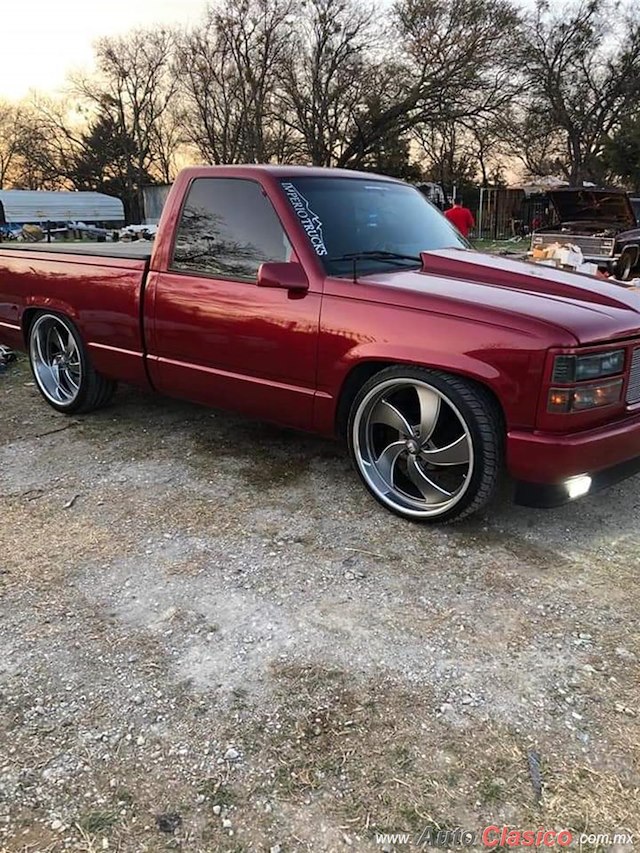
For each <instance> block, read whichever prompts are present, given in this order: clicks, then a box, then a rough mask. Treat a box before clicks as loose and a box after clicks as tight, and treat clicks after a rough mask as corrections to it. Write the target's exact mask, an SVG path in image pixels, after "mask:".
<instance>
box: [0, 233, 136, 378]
mask: <svg viewBox="0 0 640 853" xmlns="http://www.w3.org/2000/svg"><path fill="white" fill-rule="evenodd" d="M148 266H149V258H148V257H144V256H143V257H139V258H136V257H122V256H120V257H114V256H110V257H105V256H100V255H87V254H84V253H82V254H81V253H74V252H73V251H71V252H62V251H59V250H55V251H51V252H49V251H46V250H44V251H43V250H42V249H38V250H35V249H31V248H29V249H23V248H20V249H14V248H13V247H12V248H8V247H5V246H2V245H0V342H2V343H7V344H9V345H10V346H13V347H15V348H18V349H24V348H25V344H24V337H23V325H24V324H28V323H29V318H30V317H31V316H32V315H33V313H34V311H36V310H37V309H45V310H52V311H57V312H60V313H62V314H65V315H66V316H67V317H69V318H70V319H72V320H73V321H74V323H75V324H76V326H77V327H78V329H79V331H80V334H81V336H82V339H83V340H84V343H85V345H86V346H87V348H88V350H89V353H90V355H91V360H92V362H93V365H94V367H95V369H96V370H97V371H99V372H100V373H103V374H104V375H105V376H109V377H113V378H119V379H122V380H123V381H126V382H133V383H134V384H142V385H146V384H147V377H146V370H145V365H144V355H143V354H144V340H143V331H142V326H141V305H142V298H143V290H144V284H145V280H146V274H147V269H148Z"/></svg>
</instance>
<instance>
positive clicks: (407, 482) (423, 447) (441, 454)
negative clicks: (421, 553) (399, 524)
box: [348, 365, 504, 523]
mask: <svg viewBox="0 0 640 853" xmlns="http://www.w3.org/2000/svg"><path fill="white" fill-rule="evenodd" d="M503 436H504V427H503V421H502V413H501V411H500V409H499V407H498V405H497V403H496V402H495V400H494V399H493V397H492V396H491V395H490V394H489V392H488V391H486V390H485V389H483V388H482V387H481V386H478V385H476V384H475V383H472V382H469V381H467V380H465V379H461V378H460V377H457V376H452V375H450V374H447V373H443V372H441V371H438V370H426V369H424V368H421V367H411V366H400V365H399V366H397V367H389V368H386V369H385V370H381V371H380V372H379V373H377V374H375V376H373V377H372V378H371V379H370V380H369V381H368V382H367V383H366V384H365V385H364V386H363V387H362V388H361V389H360V391H359V393H358V394H357V396H356V398H355V400H354V402H353V405H352V407H351V413H350V416H349V424H348V442H349V452H350V454H351V458H352V461H353V464H354V466H355V468H356V470H357V472H358V474H359V475H360V477H361V479H362V481H363V483H364V484H365V486H366V487H367V489H368V490H369V491H370V492H371V494H372V495H373V497H374V498H375V499H376V500H377V501H378V502H379V503H381V504H382V505H383V506H385V507H386V508H387V509H389V510H391V512H394V513H396V514H397V515H399V516H401V517H402V518H406V519H409V520H413V521H422V522H426V523H441V522H450V521H458V520H460V519H462V518H464V517H466V516H468V515H471V513H474V512H477V511H478V510H479V509H481V507H483V506H484V505H485V504H486V503H488V501H489V500H490V499H491V497H492V495H493V493H494V491H495V488H496V484H497V482H498V480H499V476H500V473H501V470H502V465H503V444H504V438H503Z"/></svg>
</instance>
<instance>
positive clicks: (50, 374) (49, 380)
mask: <svg viewBox="0 0 640 853" xmlns="http://www.w3.org/2000/svg"><path fill="white" fill-rule="evenodd" d="M30 355H31V364H32V367H33V374H34V377H35V380H36V382H37V383H38V387H39V388H40V391H41V392H42V393H43V394H44V396H45V397H46V398H47V400H49V401H50V402H51V403H54V404H55V405H56V406H63V407H66V406H71V405H73V403H74V402H75V401H76V399H77V397H78V394H79V393H80V385H81V383H82V360H81V358H80V349H79V346H78V343H77V341H76V338H75V335H74V333H73V331H72V330H71V329H70V328H69V326H67V324H66V323H65V322H64V321H63V320H62V319H61V318H60V317H56V316H54V315H53V314H43V315H42V316H40V317H38V319H37V320H36V321H35V323H34V324H33V326H32V328H31V332H30Z"/></svg>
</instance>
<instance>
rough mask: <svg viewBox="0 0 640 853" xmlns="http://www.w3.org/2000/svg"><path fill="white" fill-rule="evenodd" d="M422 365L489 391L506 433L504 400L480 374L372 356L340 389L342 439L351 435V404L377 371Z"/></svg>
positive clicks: (338, 417) (338, 428)
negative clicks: (501, 399) (349, 425)
mask: <svg viewBox="0 0 640 853" xmlns="http://www.w3.org/2000/svg"><path fill="white" fill-rule="evenodd" d="M403 366H405V367H421V368H424V370H433V371H438V372H439V373H448V374H449V375H451V376H455V377H456V378H457V379H464V380H465V381H466V382H469V383H471V384H472V385H475V386H477V387H478V388H481V389H482V390H483V391H484V392H485V393H487V394H488V395H489V397H490V398H491V400H492V402H493V403H494V405H495V408H496V411H497V412H498V413H499V415H500V418H501V421H502V426H503V431H505V432H506V425H507V417H506V413H505V411H504V408H503V406H502V403H501V402H500V398H499V397H498V395H497V393H496V392H495V390H494V389H493V388H492V387H491V385H490V384H489V383H488V382H486V381H483V380H481V379H478V378H477V377H476V376H471V375H469V374H467V373H464V372H463V371H460V370H456V369H450V368H446V367H442V366H440V365H435V364H425V363H424V362H422V361H420V362H416V361H404V360H397V359H394V360H389V359H386V360H375V359H368V360H365V361H362V362H359V363H358V364H356V365H354V366H353V367H352V368H351V370H350V371H349V372H348V373H347V375H346V376H345V378H344V381H343V383H342V386H341V388H340V393H339V395H338V404H337V406H336V418H335V431H336V435H338V436H339V437H340V438H345V437H346V435H347V425H348V421H349V412H350V410H351V406H352V404H353V401H354V400H355V398H356V396H357V394H358V391H359V390H360V388H362V386H363V385H364V384H365V382H368V381H369V379H371V378H372V377H373V376H375V374H376V373H380V372H381V371H382V370H385V369H386V368H387V367H403Z"/></svg>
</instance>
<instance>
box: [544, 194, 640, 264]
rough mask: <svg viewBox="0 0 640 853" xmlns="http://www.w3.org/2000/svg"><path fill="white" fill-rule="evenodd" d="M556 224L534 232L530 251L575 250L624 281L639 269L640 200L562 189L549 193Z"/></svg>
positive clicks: (626, 196)
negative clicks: (551, 247) (554, 246)
mask: <svg viewBox="0 0 640 853" xmlns="http://www.w3.org/2000/svg"><path fill="white" fill-rule="evenodd" d="M548 195H549V198H550V200H551V203H552V205H553V207H554V209H555V212H556V214H557V217H558V222H556V223H555V224H553V225H547V226H545V227H542V228H538V229H537V230H536V231H535V232H534V234H533V236H532V238H531V249H532V251H533V249H535V248H541V247H543V246H549V245H551V244H553V243H561V244H563V243H571V244H573V245H575V246H578V247H579V248H580V249H581V251H582V254H583V257H584V260H585V261H588V262H591V263H595V264H597V265H598V267H599V268H600V269H602V270H605V271H607V272H610V273H613V275H615V277H616V278H618V279H620V280H621V281H628V280H629V279H630V278H632V277H633V275H634V274H636V273H637V272H638V270H639V268H640V200H639V199H631V198H630V197H629V196H628V194H627V193H626V192H625V191H624V190H616V189H610V190H608V189H592V188H590V187H575V188H574V187H563V188H562V189H556V190H550V191H549V193H548Z"/></svg>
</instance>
